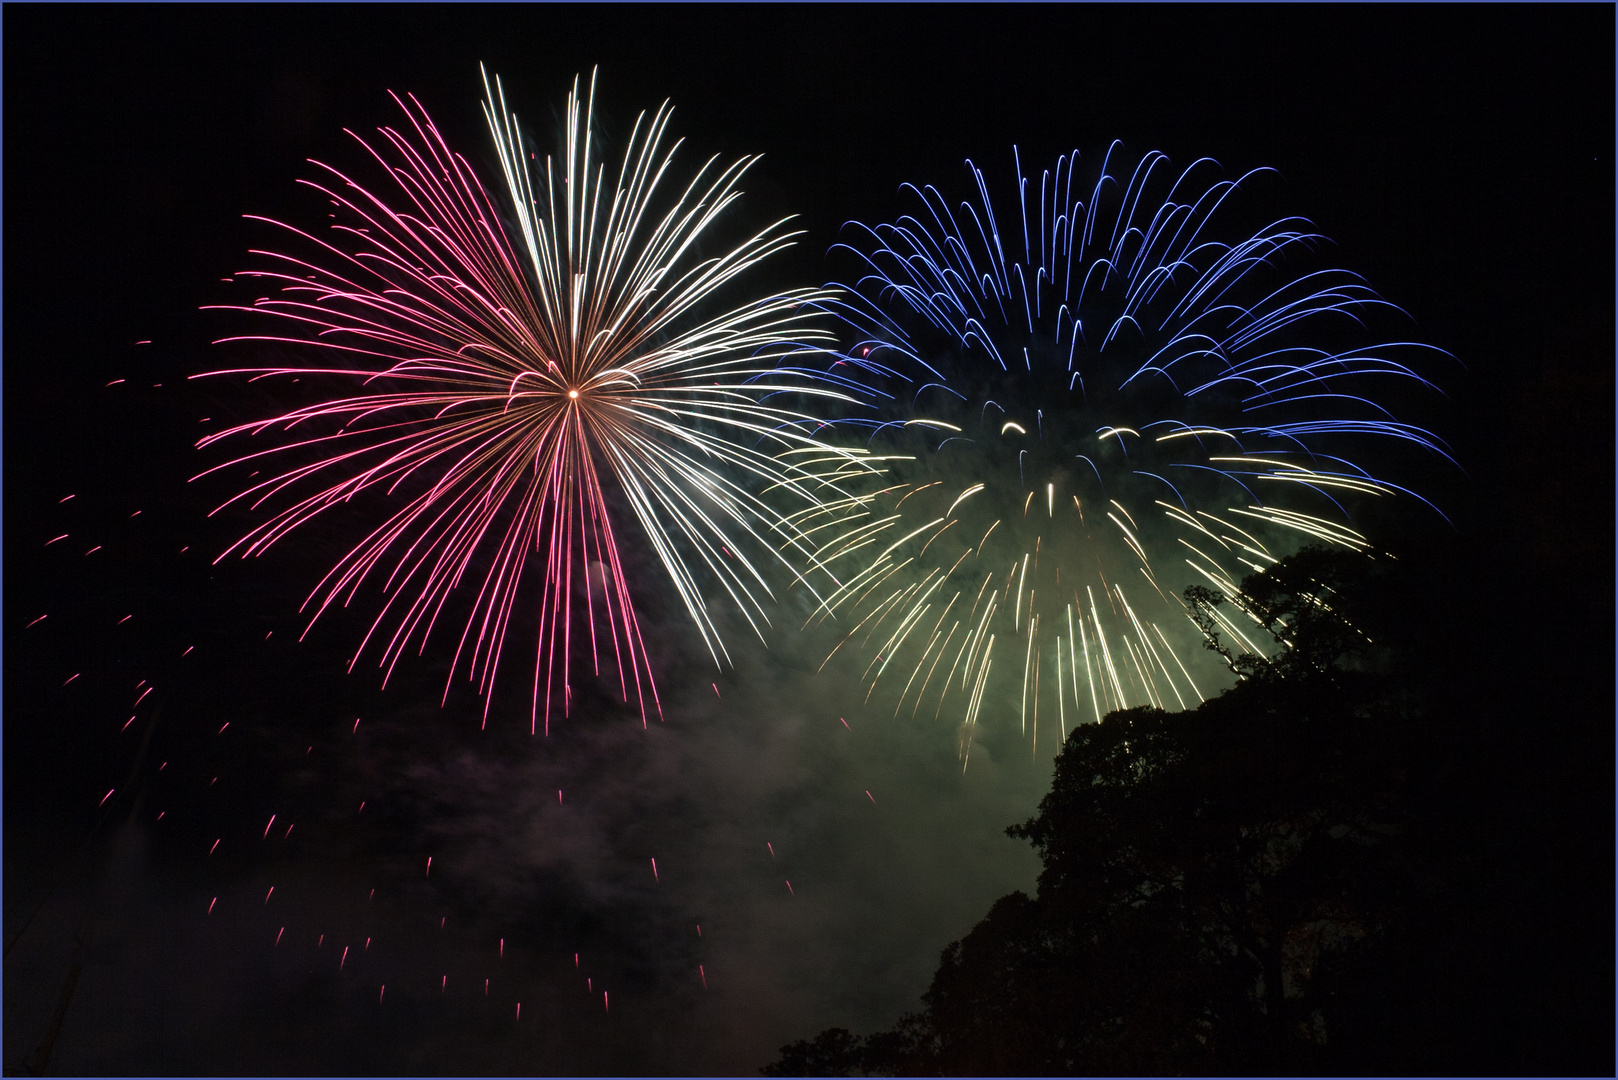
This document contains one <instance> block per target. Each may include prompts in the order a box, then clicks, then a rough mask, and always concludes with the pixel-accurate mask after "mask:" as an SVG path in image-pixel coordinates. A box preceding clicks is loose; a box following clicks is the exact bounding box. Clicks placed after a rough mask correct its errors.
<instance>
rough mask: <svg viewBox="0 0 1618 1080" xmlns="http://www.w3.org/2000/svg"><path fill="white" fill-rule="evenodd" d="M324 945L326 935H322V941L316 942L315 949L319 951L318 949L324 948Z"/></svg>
mask: <svg viewBox="0 0 1618 1080" xmlns="http://www.w3.org/2000/svg"><path fill="white" fill-rule="evenodd" d="M324 944H326V935H325V934H321V935H320V940H318V941H316V942H315V948H317V949H318V948H320V947H321V946H322V945H324Z"/></svg>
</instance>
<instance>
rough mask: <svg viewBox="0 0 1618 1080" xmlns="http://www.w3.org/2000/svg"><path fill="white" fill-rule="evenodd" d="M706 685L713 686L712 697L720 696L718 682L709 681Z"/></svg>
mask: <svg viewBox="0 0 1618 1080" xmlns="http://www.w3.org/2000/svg"><path fill="white" fill-rule="evenodd" d="M708 685H709V686H711V687H713V696H714V697H719V696H720V694H719V684H718V683H709V684H708Z"/></svg>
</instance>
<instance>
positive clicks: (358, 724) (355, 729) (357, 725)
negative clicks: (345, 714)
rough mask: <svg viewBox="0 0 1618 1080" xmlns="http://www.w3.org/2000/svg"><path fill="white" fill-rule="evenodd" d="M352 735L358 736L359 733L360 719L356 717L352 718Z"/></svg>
mask: <svg viewBox="0 0 1618 1080" xmlns="http://www.w3.org/2000/svg"><path fill="white" fill-rule="evenodd" d="M353 733H354V734H355V735H358V734H359V733H360V718H359V717H357V716H356V717H355V718H354V732H353Z"/></svg>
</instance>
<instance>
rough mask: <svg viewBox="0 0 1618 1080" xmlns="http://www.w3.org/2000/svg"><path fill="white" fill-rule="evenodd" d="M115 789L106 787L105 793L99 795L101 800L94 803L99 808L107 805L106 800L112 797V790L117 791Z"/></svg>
mask: <svg viewBox="0 0 1618 1080" xmlns="http://www.w3.org/2000/svg"><path fill="white" fill-rule="evenodd" d="M117 790H118V789H117V788H108V789H107V793H106V794H105V795H103V796H101V802H99V803H97V804H96V805H97V808H100V807H102V806H106V805H107V800H108V799H110V798H112V793H113V792H114V791H117Z"/></svg>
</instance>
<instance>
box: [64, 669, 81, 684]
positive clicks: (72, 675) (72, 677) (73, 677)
mask: <svg viewBox="0 0 1618 1080" xmlns="http://www.w3.org/2000/svg"><path fill="white" fill-rule="evenodd" d="M78 677H79V672H77V671H75V672H74V673H73V674H71V675H69V676H68V677H67V682H65V683H63V684H62V685H63V686H66V685H67V683H70V682H72V681H73V680H74V679H77V678H78Z"/></svg>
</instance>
